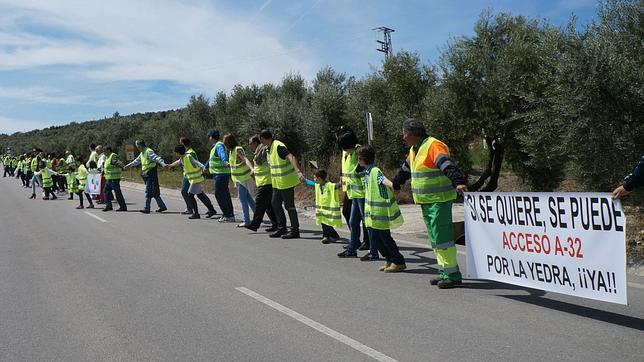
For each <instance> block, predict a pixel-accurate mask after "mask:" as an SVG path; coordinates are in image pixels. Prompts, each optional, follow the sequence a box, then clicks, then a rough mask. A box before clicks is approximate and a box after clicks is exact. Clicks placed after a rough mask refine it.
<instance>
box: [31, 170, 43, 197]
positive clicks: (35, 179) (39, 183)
mask: <svg viewBox="0 0 644 362" xmlns="http://www.w3.org/2000/svg"><path fill="white" fill-rule="evenodd" d="M36 186H39V187H42V181H40V175H35V174H34V175H33V176H32V177H31V193H32V194H36Z"/></svg>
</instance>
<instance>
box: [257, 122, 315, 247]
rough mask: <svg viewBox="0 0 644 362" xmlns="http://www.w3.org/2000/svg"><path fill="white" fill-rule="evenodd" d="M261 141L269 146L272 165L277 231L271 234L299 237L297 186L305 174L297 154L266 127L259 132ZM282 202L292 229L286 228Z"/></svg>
mask: <svg viewBox="0 0 644 362" xmlns="http://www.w3.org/2000/svg"><path fill="white" fill-rule="evenodd" d="M259 140H260V142H261V143H262V144H263V145H264V146H266V147H268V148H269V151H268V163H269V165H270V167H271V183H272V184H273V198H272V201H271V202H272V204H273V211H274V212H275V217H276V218H277V227H278V229H277V231H275V232H274V233H272V234H270V237H271V238H279V237H281V238H282V239H297V238H299V237H300V222H299V220H298V218H297V209H296V208H295V193H294V191H295V186H297V185H299V184H300V182H302V181H304V180H305V178H304V175H303V174H302V171H300V168H299V166H298V164H297V160H296V159H295V156H293V154H292V153H291V152H290V151H289V150H288V148H286V145H285V144H284V143H282V142H281V141H279V140H274V139H273V134H272V133H271V132H270V131H269V130H267V129H264V130H262V131H261V132H260V133H259ZM282 204H283V205H284V207H286V210H287V211H288V217H289V219H290V221H291V230H290V231H287V230H286V215H285V214H284V209H283V208H282Z"/></svg>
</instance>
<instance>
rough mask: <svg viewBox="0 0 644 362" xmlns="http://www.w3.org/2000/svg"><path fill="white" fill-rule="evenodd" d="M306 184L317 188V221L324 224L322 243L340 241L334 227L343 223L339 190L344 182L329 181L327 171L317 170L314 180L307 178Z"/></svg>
mask: <svg viewBox="0 0 644 362" xmlns="http://www.w3.org/2000/svg"><path fill="white" fill-rule="evenodd" d="M306 185H307V186H310V187H314V188H315V223H316V224H318V225H322V244H329V243H334V242H336V241H338V239H339V238H340V235H338V232H337V231H335V229H334V228H336V227H340V226H341V225H342V215H341V213H340V196H339V194H340V193H339V191H338V189H339V188H340V187H341V186H342V184H341V183H332V182H327V173H326V171H324V170H317V171H315V177H314V178H313V181H311V180H306Z"/></svg>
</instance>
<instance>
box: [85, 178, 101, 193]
mask: <svg viewBox="0 0 644 362" xmlns="http://www.w3.org/2000/svg"><path fill="white" fill-rule="evenodd" d="M85 190H87V192H88V193H89V194H91V195H98V194H100V193H101V174H99V173H88V174H87V184H86V186H85Z"/></svg>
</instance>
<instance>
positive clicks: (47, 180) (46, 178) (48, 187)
mask: <svg viewBox="0 0 644 362" xmlns="http://www.w3.org/2000/svg"><path fill="white" fill-rule="evenodd" d="M36 175H37V176H40V177H41V178H42V188H43V190H44V191H45V196H44V197H43V198H42V199H43V200H56V199H57V198H58V197H56V194H55V193H54V192H53V191H52V187H53V186H54V179H53V176H54V175H58V173H57V172H56V171H54V170H52V169H51V167H50V166H48V165H47V163H46V162H45V161H42V160H41V161H40V162H39V164H38V171H36ZM50 195H51V196H50Z"/></svg>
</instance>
